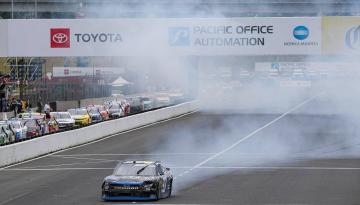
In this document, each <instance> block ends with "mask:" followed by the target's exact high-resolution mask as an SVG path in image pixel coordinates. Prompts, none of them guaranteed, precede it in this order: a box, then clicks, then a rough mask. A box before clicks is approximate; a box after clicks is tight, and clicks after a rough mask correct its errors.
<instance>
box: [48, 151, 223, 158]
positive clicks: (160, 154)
mask: <svg viewBox="0 0 360 205" xmlns="http://www.w3.org/2000/svg"><path fill="white" fill-rule="evenodd" d="M213 154H216V153H215V152H207V153H196V152H193V153H191V152H190V153H152V154H151V153H138V154H137V153H119V154H69V155H62V154H57V155H53V157H55V156H61V157H63V156H64V157H68V156H69V157H72V156H74V157H76V156H177V155H191V156H193V155H213Z"/></svg>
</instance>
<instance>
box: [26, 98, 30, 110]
mask: <svg viewBox="0 0 360 205" xmlns="http://www.w3.org/2000/svg"><path fill="white" fill-rule="evenodd" d="M26 111H27V112H31V103H30V100H27V101H26Z"/></svg>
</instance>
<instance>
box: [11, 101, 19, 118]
mask: <svg viewBox="0 0 360 205" xmlns="http://www.w3.org/2000/svg"><path fill="white" fill-rule="evenodd" d="M16 104H17V102H16V100H15V98H13V99H12V100H11V102H10V109H11V111H13V112H14V117H16V116H17V106H16Z"/></svg>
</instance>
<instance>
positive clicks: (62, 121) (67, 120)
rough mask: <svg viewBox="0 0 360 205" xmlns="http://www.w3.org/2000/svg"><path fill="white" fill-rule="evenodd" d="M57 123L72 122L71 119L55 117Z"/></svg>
mask: <svg viewBox="0 0 360 205" xmlns="http://www.w3.org/2000/svg"><path fill="white" fill-rule="evenodd" d="M56 121H57V122H58V123H74V120H73V119H57V120H56Z"/></svg>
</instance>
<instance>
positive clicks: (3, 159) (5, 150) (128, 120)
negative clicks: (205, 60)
mask: <svg viewBox="0 0 360 205" xmlns="http://www.w3.org/2000/svg"><path fill="white" fill-rule="evenodd" d="M197 109H198V103H197V102H196V101H192V102H186V103H183V104H179V105H175V106H171V107H167V108H163V109H158V110H154V111H149V112H145V113H142V114H137V115H132V116H128V117H125V118H120V119H117V120H111V121H106V122H102V123H99V124H95V125H92V126H88V127H83V128H80V129H75V130H71V131H66V132H61V133H55V134H51V135H47V136H43V137H39V138H35V139H32V140H28V141H24V142H20V143H16V144H11V145H7V146H3V147H0V167H3V166H7V165H10V164H14V163H17V162H21V161H24V160H28V159H31V158H34V157H38V156H41V155H45V154H48V153H51V152H55V151H59V150H62V149H66V148H69V147H73V146H77V145H80V144H84V143H87V142H90V141H94V140H97V139H100V138H103V137H106V136H109V135H112V134H116V133H120V132H123V131H126V130H131V129H134V128H137V127H141V126H144V125H149V124H151V123H155V122H159V121H162V120H166V119H169V118H173V117H177V116H180V115H182V114H186V113H189V112H193V111H195V110H197Z"/></svg>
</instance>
